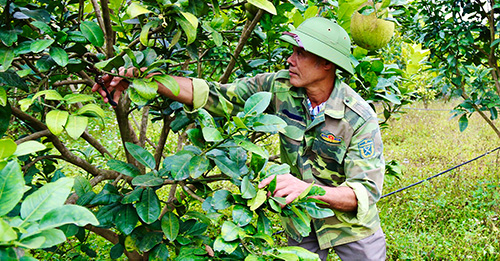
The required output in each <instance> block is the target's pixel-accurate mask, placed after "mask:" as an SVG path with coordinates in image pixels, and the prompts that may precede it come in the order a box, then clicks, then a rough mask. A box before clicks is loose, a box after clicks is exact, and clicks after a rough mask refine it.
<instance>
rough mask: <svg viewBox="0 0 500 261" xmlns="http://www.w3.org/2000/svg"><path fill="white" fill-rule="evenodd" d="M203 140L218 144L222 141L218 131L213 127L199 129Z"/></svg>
mask: <svg viewBox="0 0 500 261" xmlns="http://www.w3.org/2000/svg"><path fill="white" fill-rule="evenodd" d="M201 131H202V133H203V138H205V140H206V141H208V142H218V141H222V140H224V138H223V137H222V135H221V133H220V132H219V130H217V129H216V128H213V127H204V128H202V129H201Z"/></svg>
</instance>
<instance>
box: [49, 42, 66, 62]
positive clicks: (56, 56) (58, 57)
mask: <svg viewBox="0 0 500 261" xmlns="http://www.w3.org/2000/svg"><path fill="white" fill-rule="evenodd" d="M49 54H50V57H52V60H54V62H56V63H57V64H58V65H59V66H61V67H65V66H66V65H68V61H69V57H68V54H67V53H66V51H64V50H63V49H62V48H60V47H55V46H52V47H50V51H49Z"/></svg>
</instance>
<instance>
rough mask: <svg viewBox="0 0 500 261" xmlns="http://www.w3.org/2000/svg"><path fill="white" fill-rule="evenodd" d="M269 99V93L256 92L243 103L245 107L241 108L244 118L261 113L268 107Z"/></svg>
mask: <svg viewBox="0 0 500 261" xmlns="http://www.w3.org/2000/svg"><path fill="white" fill-rule="evenodd" d="M271 97H272V95H271V93H270V92H258V93H256V94H254V95H252V96H250V98H248V100H247V101H246V102H245V107H244V108H243V112H244V113H245V116H251V115H259V114H261V113H263V112H264V111H265V110H266V109H267V107H268V106H269V103H270V102H271Z"/></svg>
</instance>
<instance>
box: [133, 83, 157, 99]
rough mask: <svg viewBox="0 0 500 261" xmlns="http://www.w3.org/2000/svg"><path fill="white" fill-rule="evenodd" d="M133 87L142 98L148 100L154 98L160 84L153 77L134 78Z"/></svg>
mask: <svg viewBox="0 0 500 261" xmlns="http://www.w3.org/2000/svg"><path fill="white" fill-rule="evenodd" d="M132 87H133V88H134V90H135V91H136V92H137V93H138V94H139V95H140V96H141V97H142V98H144V99H147V100H151V99H154V98H155V97H156V94H157V91H158V84H157V83H156V82H155V81H151V79H134V80H133V81H132Z"/></svg>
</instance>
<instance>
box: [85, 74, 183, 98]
mask: <svg viewBox="0 0 500 261" xmlns="http://www.w3.org/2000/svg"><path fill="white" fill-rule="evenodd" d="M136 73H137V69H136V68H128V69H127V70H125V68H120V70H119V73H118V74H119V75H123V76H126V77H134V76H135V75H136ZM151 76H153V74H150V75H148V76H147V77H151ZM172 77H173V78H174V79H175V80H176V81H177V83H178V84H179V87H180V92H179V95H177V96H176V95H174V94H173V93H172V91H170V89H168V88H167V87H165V86H164V85H163V84H161V83H158V82H157V84H158V94H160V95H163V96H165V97H168V98H170V99H172V100H176V101H178V102H181V103H184V104H187V105H193V83H192V80H191V79H189V78H185V77H179V76H172ZM102 80H103V83H104V85H105V86H104V88H106V89H107V90H108V92H110V93H112V92H113V91H114V95H113V100H114V101H115V102H117V103H118V101H119V100H120V97H121V95H122V93H123V92H124V91H125V90H126V89H128V87H129V85H130V83H129V81H127V80H125V79H124V78H121V77H117V76H112V75H108V74H107V75H104V76H103V77H102ZM102 88H103V86H101V85H100V84H97V83H96V84H95V85H94V86H93V87H92V91H94V92H95V91H97V92H98V93H99V94H100V95H101V96H102V97H103V100H104V102H109V100H108V98H107V97H106V92H105V91H104V90H103V89H102Z"/></svg>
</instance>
